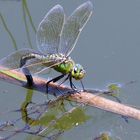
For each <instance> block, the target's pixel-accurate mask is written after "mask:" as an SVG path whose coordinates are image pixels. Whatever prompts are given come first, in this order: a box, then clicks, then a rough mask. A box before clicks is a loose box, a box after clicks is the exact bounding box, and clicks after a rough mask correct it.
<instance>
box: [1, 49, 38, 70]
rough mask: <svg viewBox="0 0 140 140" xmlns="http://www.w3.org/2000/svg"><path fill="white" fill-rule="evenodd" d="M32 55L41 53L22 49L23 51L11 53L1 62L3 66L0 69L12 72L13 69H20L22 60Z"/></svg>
mask: <svg viewBox="0 0 140 140" xmlns="http://www.w3.org/2000/svg"><path fill="white" fill-rule="evenodd" d="M31 53H39V52H38V51H35V50H32V49H21V50H18V51H16V52H13V53H11V54H10V55H8V56H6V57H4V58H3V59H1V60H0V66H1V68H0V69H2V70H6V69H7V70H12V69H18V68H20V60H21V58H22V57H23V56H25V55H28V54H31Z"/></svg>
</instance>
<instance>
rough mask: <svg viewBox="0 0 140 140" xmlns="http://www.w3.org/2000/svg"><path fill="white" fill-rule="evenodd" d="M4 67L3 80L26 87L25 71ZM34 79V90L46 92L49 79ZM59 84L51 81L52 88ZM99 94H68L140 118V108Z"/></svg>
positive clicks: (85, 101) (70, 96) (107, 109)
mask: <svg viewBox="0 0 140 140" xmlns="http://www.w3.org/2000/svg"><path fill="white" fill-rule="evenodd" d="M2 69H3V68H2V67H0V79H1V80H5V81H6V82H9V83H12V84H16V85H19V86H23V87H25V84H26V78H25V76H24V75H23V73H21V72H17V71H15V70H9V71H4V70H2ZM33 79H34V86H33V87H32V88H33V89H34V90H38V91H40V92H43V93H46V82H47V80H46V79H43V78H40V77H33ZM57 86H58V85H57V84H56V83H50V87H51V88H56V87H57ZM26 88H27V87H26ZM57 88H59V90H62V91H67V90H69V88H68V87H66V86H64V85H61V86H58V87H57ZM98 94H102V92H101V93H99V91H98V92H97V93H96V91H95V94H92V93H90V92H80V94H79V93H74V94H70V95H69V96H68V99H70V100H72V101H76V102H79V103H84V104H86V105H90V106H93V107H97V108H99V109H102V110H105V111H109V112H112V113H116V114H119V115H123V116H127V117H130V118H134V119H137V120H140V110H138V109H136V108H133V107H130V106H128V105H124V104H121V103H118V102H115V101H112V100H109V99H106V98H104V97H101V96H97V95H98Z"/></svg>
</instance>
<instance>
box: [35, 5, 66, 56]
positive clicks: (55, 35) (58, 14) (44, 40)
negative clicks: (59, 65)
mask: <svg viewBox="0 0 140 140" xmlns="http://www.w3.org/2000/svg"><path fill="white" fill-rule="evenodd" d="M63 23H64V11H63V7H61V6H60V5H56V6H54V7H53V8H52V9H51V10H50V11H49V12H48V13H47V14H46V16H45V17H44V19H43V20H42V21H41V23H40V24H39V26H38V30H37V36H36V38H37V46H38V49H39V50H40V51H41V52H42V53H44V54H54V53H58V48H59V44H60V34H61V31H62V27H63Z"/></svg>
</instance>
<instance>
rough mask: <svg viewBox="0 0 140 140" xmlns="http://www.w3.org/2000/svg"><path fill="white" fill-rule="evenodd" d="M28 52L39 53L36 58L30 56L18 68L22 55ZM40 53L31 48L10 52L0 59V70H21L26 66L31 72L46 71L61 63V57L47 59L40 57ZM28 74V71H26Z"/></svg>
mask: <svg viewBox="0 0 140 140" xmlns="http://www.w3.org/2000/svg"><path fill="white" fill-rule="evenodd" d="M28 54H37V55H40V57H38V58H32V59H29V60H27V62H26V64H25V65H23V66H22V67H21V68H20V60H21V58H22V57H23V56H25V55H28ZM41 56H42V54H40V52H37V51H35V50H32V49H22V50H19V51H16V52H14V53H11V54H10V55H8V56H7V57H5V58H3V59H1V60H0V70H19V71H20V70H22V69H23V68H28V69H29V71H30V72H31V73H32V74H38V73H43V72H44V71H46V72H47V70H48V69H49V68H52V67H53V66H56V65H58V64H59V63H62V62H63V60H62V59H55V60H54V59H53V60H52V59H49V57H47V56H46V58H44V59H42V58H43V57H41ZM26 74H28V73H26Z"/></svg>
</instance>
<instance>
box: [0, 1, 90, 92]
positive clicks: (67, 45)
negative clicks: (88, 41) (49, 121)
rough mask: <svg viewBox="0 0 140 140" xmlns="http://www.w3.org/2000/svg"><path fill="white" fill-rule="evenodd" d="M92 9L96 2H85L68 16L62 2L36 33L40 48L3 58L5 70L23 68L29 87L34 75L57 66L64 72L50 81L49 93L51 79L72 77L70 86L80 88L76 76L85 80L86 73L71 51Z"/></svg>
mask: <svg viewBox="0 0 140 140" xmlns="http://www.w3.org/2000/svg"><path fill="white" fill-rule="evenodd" d="M92 12H93V5H92V3H91V2H90V1H87V2H85V3H83V4H81V5H80V6H79V7H77V8H76V9H75V10H74V12H73V13H72V14H71V15H70V16H68V17H66V15H65V12H64V9H63V7H62V6H61V5H59V4H57V5H55V6H54V7H53V8H51V9H50V10H49V12H48V13H47V14H46V15H45V17H44V18H43V20H42V21H41V22H40V24H39V26H38V29H37V33H36V42H37V47H38V50H33V49H29V48H24V49H20V50H18V51H16V52H13V53H11V54H10V55H8V56H6V57H5V58H3V59H1V60H0V65H1V66H4V69H5V70H13V69H16V70H21V71H22V72H23V73H24V75H25V77H26V79H27V85H28V86H33V84H34V81H33V77H32V74H39V73H42V72H46V71H47V70H48V69H54V70H56V71H57V72H60V73H61V75H59V76H57V77H55V78H53V79H51V80H50V81H48V82H47V83H46V90H47V92H48V88H49V84H50V82H57V81H58V80H60V79H62V78H65V79H63V82H65V81H66V80H69V82H70V87H71V88H72V89H76V87H75V86H74V84H73V82H72V79H75V80H80V81H81V80H82V78H83V77H84V76H85V73H86V72H85V70H84V68H83V67H82V65H80V64H76V63H75V62H74V60H73V59H72V58H71V57H70V54H71V52H72V51H73V49H74V47H75V45H76V42H77V40H78V38H79V35H80V33H81V31H82V29H83V28H84V26H85V25H86V23H87V21H88V20H89V18H90V17H91V15H92Z"/></svg>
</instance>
